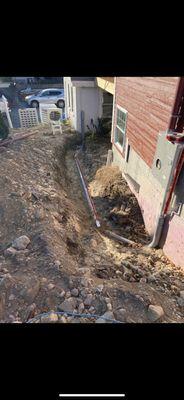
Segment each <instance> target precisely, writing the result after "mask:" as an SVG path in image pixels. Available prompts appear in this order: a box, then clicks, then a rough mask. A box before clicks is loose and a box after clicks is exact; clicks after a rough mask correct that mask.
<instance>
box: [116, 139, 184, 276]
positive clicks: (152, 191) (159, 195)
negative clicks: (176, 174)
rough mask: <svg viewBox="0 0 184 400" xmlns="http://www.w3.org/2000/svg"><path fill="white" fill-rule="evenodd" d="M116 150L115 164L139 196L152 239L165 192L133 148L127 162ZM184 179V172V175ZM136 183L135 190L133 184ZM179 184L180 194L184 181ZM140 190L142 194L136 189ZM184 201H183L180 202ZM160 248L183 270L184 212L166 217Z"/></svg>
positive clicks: (178, 190) (137, 196) (146, 225)
mask: <svg viewBox="0 0 184 400" xmlns="http://www.w3.org/2000/svg"><path fill="white" fill-rule="evenodd" d="M112 150H113V164H114V165H117V166H118V167H119V168H120V170H121V171H122V174H123V175H124V174H127V175H124V176H125V178H126V180H127V183H128V185H129V187H130V189H131V190H132V192H133V193H134V195H135V196H136V198H137V200H138V203H139V206H140V209H141V212H142V216H143V219H144V223H145V227H146V229H147V231H148V233H149V234H150V235H151V236H152V235H153V234H154V231H155V227H156V221H157V217H158V215H159V212H160V208H161V204H162V200H163V197H164V193H165V190H164V188H163V187H162V186H161V184H160V183H159V182H158V180H157V179H156V178H155V177H154V176H153V174H152V170H151V168H149V167H148V165H147V164H146V163H145V162H144V160H142V159H141V157H140V156H139V155H138V154H137V153H136V152H135V151H134V150H133V149H132V148H130V153H129V157H128V162H126V161H125V159H124V158H123V156H122V155H121V154H120V152H119V151H118V149H117V147H116V146H115V145H113V146H112ZM128 176H129V177H131V178H132V179H129V178H128ZM182 176H183V178H184V172H183V175H182ZM133 180H134V181H135V183H136V186H135V185H134V183H133ZM180 181H181V182H178V183H179V185H177V192H178V193H180V192H181V190H180V188H182V182H183V181H182V179H180ZM137 187H139V190H138V189H137ZM180 201H181V199H180ZM160 247H161V248H163V251H164V253H165V254H166V256H168V258H169V259H170V260H171V261H172V262H173V263H174V264H176V265H178V266H180V267H183V268H184V250H183V249H184V210H183V209H182V210H181V213H180V215H174V214H173V215H170V216H168V217H167V219H166V221H165V224H164V230H163V234H162V238H161V241H160Z"/></svg>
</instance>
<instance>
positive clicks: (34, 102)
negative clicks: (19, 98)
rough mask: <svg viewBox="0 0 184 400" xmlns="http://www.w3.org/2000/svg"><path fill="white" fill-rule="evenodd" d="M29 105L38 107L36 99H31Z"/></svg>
mask: <svg viewBox="0 0 184 400" xmlns="http://www.w3.org/2000/svg"><path fill="white" fill-rule="evenodd" d="M31 107H33V108H38V107H39V103H38V101H36V100H33V101H32V102H31Z"/></svg>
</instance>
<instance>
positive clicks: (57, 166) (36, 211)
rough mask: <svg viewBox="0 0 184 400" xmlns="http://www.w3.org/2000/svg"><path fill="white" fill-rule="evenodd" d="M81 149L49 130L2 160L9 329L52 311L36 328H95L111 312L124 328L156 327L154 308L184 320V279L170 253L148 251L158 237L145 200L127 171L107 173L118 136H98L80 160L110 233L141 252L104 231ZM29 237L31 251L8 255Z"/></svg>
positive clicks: (0, 290) (2, 306)
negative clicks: (149, 224) (150, 227)
mask: <svg viewBox="0 0 184 400" xmlns="http://www.w3.org/2000/svg"><path fill="white" fill-rule="evenodd" d="M79 146H80V138H78V137H77V136H76V134H71V133H70V132H69V131H68V130H66V131H65V132H64V135H63V136H62V137H61V136H60V135H56V136H55V137H53V136H52V135H50V133H49V132H48V133H45V132H42V131H40V133H39V134H38V135H37V136H33V137H31V138H30V139H26V140H25V141H22V142H19V143H18V142H17V143H14V144H12V145H11V146H10V148H9V149H7V150H5V151H4V152H3V154H2V157H1V159H0V166H1V171H5V172H2V173H1V183H2V185H1V188H0V191H1V193H0V194H1V197H0V210H1V229H0V235H1V236H0V237H1V255H0V274H1V276H0V279H1V281H0V320H1V322H26V321H28V320H30V318H32V317H35V316H37V315H39V314H40V313H43V312H49V311H52V315H51V316H47V317H42V318H41V319H38V320H36V321H35V322H59V323H60V322H61V323H67V322H71V323H74V322H75V323H76V322H77V323H81V322H85V323H86V322H92V323H94V322H95V321H96V318H94V317H93V315H94V314H95V315H99V316H102V315H104V313H107V314H108V316H110V317H111V319H115V320H117V321H120V322H128V323H133V322H134V323H135V322H140V323H141V322H152V321H151V320H150V316H149V312H148V309H149V306H150V305H158V306H161V307H162V308H163V310H164V315H163V316H161V317H160V319H159V320H158V322H183V304H182V302H181V301H179V300H178V299H180V291H182V290H183V288H184V286H183V285H184V279H183V273H182V271H180V270H179V269H177V268H176V267H175V266H174V265H173V264H171V263H170V262H169V260H167V258H166V257H165V256H164V255H163V252H162V251H161V250H154V249H149V251H148V250H146V248H145V243H147V242H148V240H149V239H150V238H149V236H148V235H147V233H146V231H145V228H144V224H143V220H142V216H141V212H140V209H139V207H138V204H137V201H136V199H135V197H134V196H133V195H132V193H131V191H130V190H129V188H128V185H127V184H126V182H125V181H124V180H123V179H122V176H121V174H120V172H119V171H118V170H117V168H114V167H113V166H111V167H105V162H106V156H107V150H108V148H109V146H110V142H109V139H108V138H107V139H104V138H103V140H102V139H98V141H97V142H96V141H92V140H91V139H90V138H89V139H88V140H87V142H86V147H87V148H86V152H85V153H83V154H82V155H81V156H80V161H81V164H82V167H83V171H84V174H85V177H86V180H87V182H88V184H89V190H90V193H91V195H92V197H93V199H94V202H95V205H96V208H97V211H98V213H99V215H100V216H101V218H102V219H103V221H104V224H105V226H107V227H109V228H111V229H113V230H115V231H116V232H117V233H119V234H122V235H124V236H126V237H127V238H131V239H133V240H135V241H137V247H136V248H132V247H131V246H129V245H122V244H119V243H117V242H115V241H113V240H111V239H109V238H107V237H106V236H104V235H103V233H102V232H99V231H97V229H96V228H95V225H94V221H93V218H92V216H91V215H90V212H89V209H88V206H87V203H86V201H85V199H84V196H83V191H82V187H81V183H80V179H79V175H78V172H77V168H76V165H75V160H74V153H75V151H76V150H77V149H79ZM2 188H3V189H2ZM125 221H126V222H125ZM127 228H128V229H127ZM21 235H27V236H28V237H29V238H30V244H29V245H28V246H27V248H26V249H25V250H21V251H20V250H19V251H15V252H13V253H11V252H9V253H8V251H7V250H6V249H8V248H9V247H10V246H11V243H12V241H13V240H14V239H15V238H16V237H18V236H21ZM178 301H179V303H178ZM58 311H60V312H63V313H64V316H61V315H60V316H58V314H56V312H58ZM68 311H70V312H73V313H79V314H81V313H82V314H91V318H82V317H80V318H77V317H74V316H69V315H68V314H67V312H68ZM44 318H45V319H44ZM100 322H102V321H100Z"/></svg>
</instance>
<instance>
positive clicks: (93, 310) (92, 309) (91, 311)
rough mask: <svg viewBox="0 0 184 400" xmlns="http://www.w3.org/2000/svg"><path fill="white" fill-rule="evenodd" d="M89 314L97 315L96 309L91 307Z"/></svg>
mask: <svg viewBox="0 0 184 400" xmlns="http://www.w3.org/2000/svg"><path fill="white" fill-rule="evenodd" d="M89 312H90V313H91V314H94V313H95V309H94V307H93V306H91V307H90V308H89Z"/></svg>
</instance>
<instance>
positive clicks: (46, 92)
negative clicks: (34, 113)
mask: <svg viewBox="0 0 184 400" xmlns="http://www.w3.org/2000/svg"><path fill="white" fill-rule="evenodd" d="M25 101H26V102H27V103H28V105H29V106H31V107H33V108H36V107H39V104H40V103H46V104H55V105H56V106H57V107H59V108H64V107H65V101H64V89H43V90H41V91H40V92H38V93H36V94H33V95H29V96H26V97H25Z"/></svg>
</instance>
